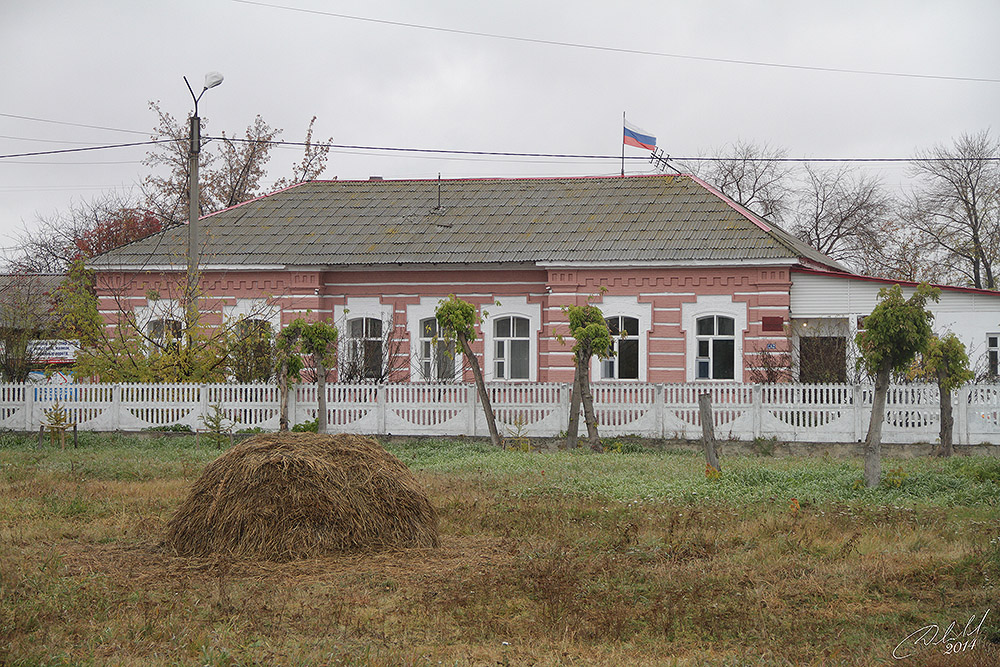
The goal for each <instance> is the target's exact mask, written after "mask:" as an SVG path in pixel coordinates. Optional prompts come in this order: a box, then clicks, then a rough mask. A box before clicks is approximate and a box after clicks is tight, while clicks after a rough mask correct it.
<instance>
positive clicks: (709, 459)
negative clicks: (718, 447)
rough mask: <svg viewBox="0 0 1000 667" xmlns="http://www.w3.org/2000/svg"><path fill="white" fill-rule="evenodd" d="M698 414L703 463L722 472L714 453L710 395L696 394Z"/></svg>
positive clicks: (713, 428) (713, 427)
mask: <svg viewBox="0 0 1000 667" xmlns="http://www.w3.org/2000/svg"><path fill="white" fill-rule="evenodd" d="M698 414H699V415H700V416H701V443H702V446H703V447H704V448H705V462H706V463H707V464H708V465H710V466H712V468H714V469H715V470H720V471H721V470H722V466H720V465H719V456H718V454H716V452H715V421H714V419H713V417H712V395H711V394H708V393H705V394H698Z"/></svg>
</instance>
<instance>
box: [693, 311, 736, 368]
mask: <svg viewBox="0 0 1000 667" xmlns="http://www.w3.org/2000/svg"><path fill="white" fill-rule="evenodd" d="M735 330H736V326H735V323H734V321H733V318H731V317H725V316H723V315H710V316H708V317H699V318H698V320H697V324H696V335H697V338H696V340H697V343H698V357H697V359H696V361H695V364H696V368H695V371H696V373H695V377H696V378H698V379H699V380H732V379H734V377H735V375H734V371H735V366H736V336H735Z"/></svg>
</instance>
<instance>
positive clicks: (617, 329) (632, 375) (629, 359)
mask: <svg viewBox="0 0 1000 667" xmlns="http://www.w3.org/2000/svg"><path fill="white" fill-rule="evenodd" d="M604 321H605V322H607V323H608V331H610V332H611V339H612V341H613V343H612V345H613V346H614V351H615V356H613V357H611V358H610V359H605V360H603V361H602V362H601V379H603V380H638V379H639V320H638V319H637V318H635V317H626V316H623V315H616V316H614V317H608V318H605V320H604Z"/></svg>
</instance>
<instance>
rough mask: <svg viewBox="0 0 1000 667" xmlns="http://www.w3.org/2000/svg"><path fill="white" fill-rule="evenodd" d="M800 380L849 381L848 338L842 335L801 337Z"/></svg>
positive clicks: (822, 381)
mask: <svg viewBox="0 0 1000 667" xmlns="http://www.w3.org/2000/svg"><path fill="white" fill-rule="evenodd" d="M799 382H805V383H827V382H847V339H846V338H842V337H840V336H803V337H801V338H799Z"/></svg>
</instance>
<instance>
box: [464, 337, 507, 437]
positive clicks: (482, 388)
mask: <svg viewBox="0 0 1000 667" xmlns="http://www.w3.org/2000/svg"><path fill="white" fill-rule="evenodd" d="M458 342H459V344H460V345H461V346H462V352H463V354H465V356H466V358H467V359H468V360H469V365H470V366H472V377H473V378H474V379H475V380H476V390H477V391H478V392H479V400H480V402H481V403H482V404H483V412H484V413H486V425H487V426H488V427H489V429H490V441H491V442H492V443H493V446H494V447H503V441H502V440H501V439H500V433H499V432H498V431H497V422H496V419H495V418H494V417H493V404H492V403H491V402H490V395H489V394H488V393H486V382H485V381H484V380H483V370H482V369H481V368H480V367H479V358H478V357H477V356H476V355H475V354H473V353H472V346H471V345H469V341H468V340H467V339H466V338H465V336H462V335H459V336H458Z"/></svg>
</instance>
